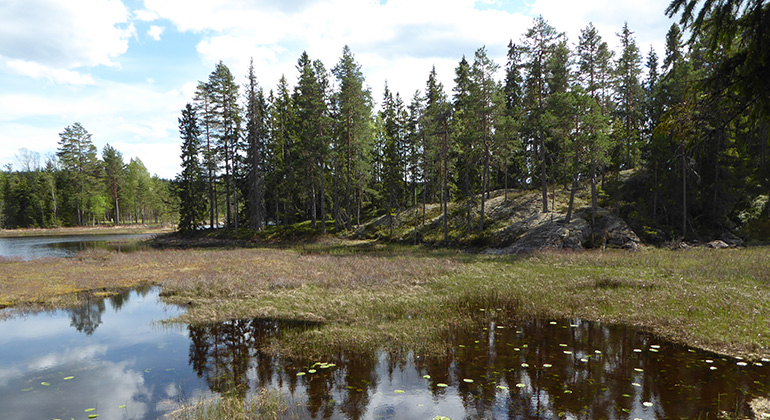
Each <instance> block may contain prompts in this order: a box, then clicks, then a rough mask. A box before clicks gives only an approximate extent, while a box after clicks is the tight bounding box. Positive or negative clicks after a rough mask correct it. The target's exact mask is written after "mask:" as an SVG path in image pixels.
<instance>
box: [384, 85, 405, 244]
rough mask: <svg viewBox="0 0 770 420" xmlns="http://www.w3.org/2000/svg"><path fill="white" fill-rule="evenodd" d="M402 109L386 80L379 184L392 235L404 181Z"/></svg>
mask: <svg viewBox="0 0 770 420" xmlns="http://www.w3.org/2000/svg"><path fill="white" fill-rule="evenodd" d="M403 111H404V110H403V102H401V98H400V97H399V96H398V94H396V97H395V98H394V97H393V94H392V93H391V92H390V89H388V84H387V82H386V83H385V93H384V94H383V101H382V111H380V118H381V120H382V126H383V137H384V144H383V156H382V158H383V159H382V172H383V173H382V180H381V184H382V190H383V193H384V195H385V209H386V211H387V214H388V223H389V227H390V235H393V220H394V218H393V212H394V210H395V209H399V210H400V204H401V201H402V197H401V193H402V192H403V191H404V186H403V185H402V184H403V182H404V174H403V173H402V170H403V168H404V163H403V162H402V155H401V153H400V147H401V144H402V143H403V137H404V133H405V130H404V127H403V126H402V123H403V121H402V118H401V115H402V113H403Z"/></svg>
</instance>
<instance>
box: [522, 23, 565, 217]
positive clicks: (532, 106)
mask: <svg viewBox="0 0 770 420" xmlns="http://www.w3.org/2000/svg"><path fill="white" fill-rule="evenodd" d="M563 36H564V35H563V34H560V33H558V32H556V30H555V29H554V28H553V27H552V26H551V25H549V24H548V22H546V21H545V19H543V17H542V16H538V17H537V18H535V24H534V26H533V27H532V28H530V29H529V30H528V31H527V33H526V35H525V37H524V39H523V41H522V48H523V49H522V51H523V52H524V56H525V57H526V60H525V68H526V71H527V78H526V86H527V89H526V92H527V93H526V102H525V103H526V107H527V113H528V116H529V118H528V120H529V121H528V126H529V129H530V134H529V137H530V144H529V145H528V147H529V149H530V150H533V151H535V150H537V151H538V152H539V153H538V154H539V161H540V186H541V190H542V203H543V213H547V212H548V174H547V172H546V157H547V150H546V145H545V140H546V135H547V131H548V130H547V129H548V126H547V120H548V118H547V116H546V102H547V99H548V98H547V97H548V89H547V83H548V73H547V65H548V62H549V60H550V59H551V57H552V56H553V54H554V53H555V50H556V47H557V46H558V43H559V42H560V41H561V39H562V38H563ZM533 175H534V174H533ZM533 178H534V176H533Z"/></svg>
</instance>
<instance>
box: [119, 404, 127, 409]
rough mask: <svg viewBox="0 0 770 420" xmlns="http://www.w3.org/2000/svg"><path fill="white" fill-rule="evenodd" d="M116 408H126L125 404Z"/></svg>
mask: <svg viewBox="0 0 770 420" xmlns="http://www.w3.org/2000/svg"><path fill="white" fill-rule="evenodd" d="M118 408H126V405H125V404H121V405H119V406H118Z"/></svg>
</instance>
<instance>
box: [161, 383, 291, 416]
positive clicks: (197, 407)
mask: <svg viewBox="0 0 770 420" xmlns="http://www.w3.org/2000/svg"><path fill="white" fill-rule="evenodd" d="M163 418H164V419H168V420H204V419H205V420H258V419H259V420H283V419H287V420H288V419H299V418H300V415H299V410H297V409H296V408H295V407H291V406H290V404H289V403H288V402H287V400H286V399H285V398H284V396H283V395H282V394H281V393H280V391H278V390H271V389H266V388H263V389H262V390H261V391H260V392H259V393H258V394H256V395H255V396H247V397H245V398H243V399H242V398H239V397H237V396H218V397H214V398H211V399H207V400H203V399H202V400H199V401H195V402H188V403H184V404H183V405H182V407H181V408H179V409H177V410H175V411H173V412H171V413H169V414H167V415H165V416H164V417H163Z"/></svg>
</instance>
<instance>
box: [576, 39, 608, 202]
mask: <svg viewBox="0 0 770 420" xmlns="http://www.w3.org/2000/svg"><path fill="white" fill-rule="evenodd" d="M608 62H609V54H607V43H606V42H604V41H602V38H601V36H600V35H599V33H598V32H597V31H596V28H595V27H594V26H593V24H589V25H588V26H587V27H586V28H585V29H584V30H582V31H581V33H580V42H579V44H578V65H579V67H580V71H581V76H582V85H583V88H584V90H585V93H586V95H588V96H590V97H591V99H592V100H591V101H590V102H589V106H590V107H591V108H590V109H589V115H590V118H588V119H587V121H586V127H585V129H584V130H585V131H586V132H587V133H586V135H587V136H588V140H587V141H586V147H585V150H586V156H585V157H586V158H587V159H589V161H590V168H589V170H590V174H589V179H590V180H591V208H592V210H593V213H595V212H596V209H597V192H596V170H597V167H598V166H600V165H602V164H604V163H605V162H606V159H607V151H608V150H609V148H610V144H609V142H608V138H607V136H606V134H607V130H608V128H607V124H608V123H609V116H608V115H607V113H606V112H605V106H604V105H603V104H604V103H605V99H606V96H605V92H606V89H607V81H608V79H609V75H608V74H609V68H608ZM579 103H585V100H580V101H579ZM597 108H598V109H597Z"/></svg>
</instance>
